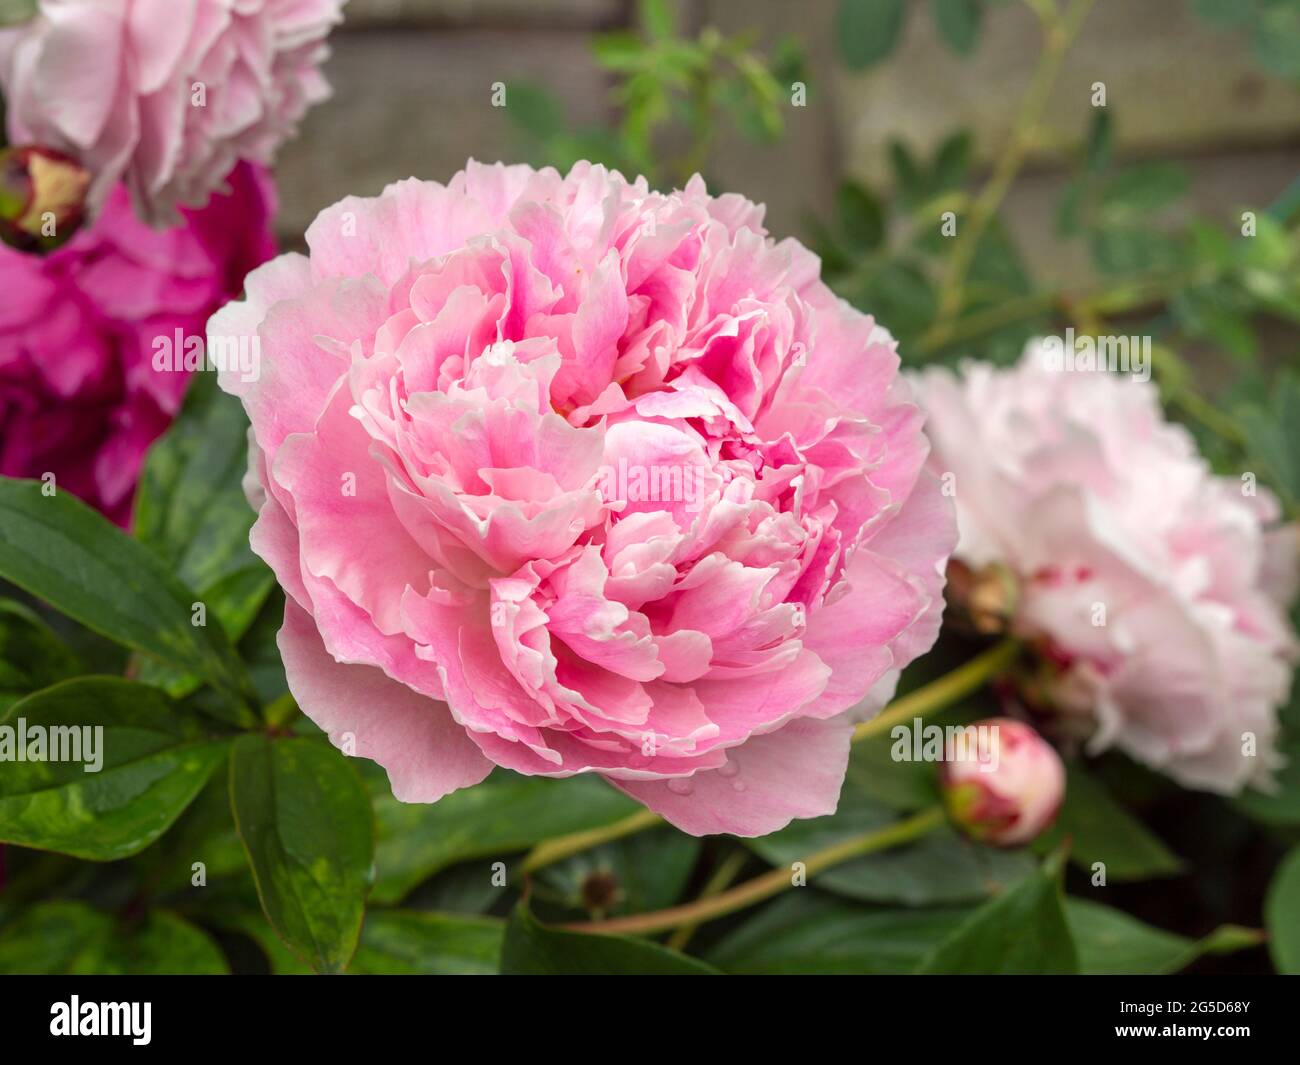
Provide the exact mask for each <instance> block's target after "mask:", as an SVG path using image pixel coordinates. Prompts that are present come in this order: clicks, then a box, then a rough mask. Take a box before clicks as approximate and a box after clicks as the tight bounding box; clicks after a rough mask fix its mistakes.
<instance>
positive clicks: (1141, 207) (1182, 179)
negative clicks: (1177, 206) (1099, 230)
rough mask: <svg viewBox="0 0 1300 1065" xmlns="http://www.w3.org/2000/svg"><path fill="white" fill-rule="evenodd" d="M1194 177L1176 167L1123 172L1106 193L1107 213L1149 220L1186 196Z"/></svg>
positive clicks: (1157, 166) (1152, 165)
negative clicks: (1129, 215)
mask: <svg viewBox="0 0 1300 1065" xmlns="http://www.w3.org/2000/svg"><path fill="white" fill-rule="evenodd" d="M1190 184H1191V176H1190V175H1189V174H1188V173H1187V171H1186V170H1185V169H1183V168H1182V167H1181V166H1178V165H1176V164H1174V163H1141V164H1138V165H1136V166H1131V167H1128V168H1127V169H1126V170H1121V171H1120V172H1119V173H1118V174H1116V175H1115V176H1114V177H1113V178H1111V179H1110V181H1109V182H1107V183H1106V186H1105V188H1104V189H1103V190H1102V196H1101V202H1102V208H1103V210H1107V211H1112V212H1124V213H1125V214H1131V215H1137V216H1139V217H1140V216H1145V215H1147V214H1149V213H1150V212H1152V211H1158V210H1160V209H1161V208H1164V207H1168V206H1169V205H1170V204H1172V203H1173V202H1174V201H1175V200H1178V199H1180V198H1181V197H1182V196H1183V195H1185V194H1186V192H1187V189H1188V187H1189V186H1190Z"/></svg>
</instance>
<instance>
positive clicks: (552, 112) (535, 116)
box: [506, 84, 565, 141]
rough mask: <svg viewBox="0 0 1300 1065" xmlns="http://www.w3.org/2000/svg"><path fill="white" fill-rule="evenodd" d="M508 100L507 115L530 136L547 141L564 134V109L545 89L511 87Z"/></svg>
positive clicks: (522, 86) (534, 86)
mask: <svg viewBox="0 0 1300 1065" xmlns="http://www.w3.org/2000/svg"><path fill="white" fill-rule="evenodd" d="M507 99H508V106H507V107H506V114H507V115H508V116H509V118H510V121H511V122H513V123H514V124H515V125H516V126H518V127H519V128H520V129H522V130H524V131H525V132H526V133H528V134H529V135H530V136H532V137H535V138H537V139H538V140H542V141H545V140H547V139H549V138H551V137H555V136H558V135H559V134H561V133H563V132H564V127H565V122H564V109H563V108H562V107H561V106H560V102H559V100H557V99H556V98H555V97H554V96H552V95H551V94H550V93H549V92H547V91H546V90H545V89H542V88H538V87H537V86H536V85H528V84H519V85H511V86H510V88H509V96H508V98H507Z"/></svg>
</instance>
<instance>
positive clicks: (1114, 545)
mask: <svg viewBox="0 0 1300 1065" xmlns="http://www.w3.org/2000/svg"><path fill="white" fill-rule="evenodd" d="M1042 350H1043V349H1040V348H1036V347H1034V346H1031V348H1030V349H1029V350H1028V351H1027V352H1026V354H1025V356H1024V358H1022V360H1021V362H1020V364H1019V365H1018V366H1016V367H1014V368H1012V369H1006V370H998V369H994V368H993V367H991V366H988V365H983V364H967V365H966V366H965V367H964V368H963V371H962V373H961V374H960V375H955V374H953V373H951V372H949V371H947V370H941V369H933V370H929V371H926V372H925V373H924V374H922V375H920V377H919V378H918V380H917V382H916V384H917V388H918V395H919V397H920V399H921V401H922V403H923V405H924V406H925V407H926V409H927V411H928V413H929V417H930V421H929V423H928V424H929V426H930V433H931V438H932V439H933V441H934V452H933V455H932V457H931V468H932V469H933V470H934V471H935V472H937V473H939V474H941V475H943V474H948V475H951V482H950V483H951V485H952V489H953V493H954V495H955V498H956V503H957V517H958V528H959V530H960V534H961V539H960V543H959V545H958V549H957V551H956V553H955V556H954V557H955V558H957V559H960V560H961V561H962V562H964V563H966V564H967V565H968V566H970V567H972V568H975V569H978V568H980V567H982V566H986V565H988V564H990V563H1003V564H1005V565H1006V566H1008V567H1009V568H1010V569H1011V570H1012V571H1014V572H1015V573H1016V574H1017V575H1018V576H1019V578H1020V582H1021V587H1020V599H1019V605H1018V607H1017V608H1016V611H1015V617H1014V619H1013V622H1012V625H1013V628H1014V630H1015V631H1016V632H1017V633H1018V634H1020V635H1022V636H1024V637H1025V638H1026V639H1027V640H1029V641H1031V642H1032V643H1033V644H1034V645H1035V646H1036V647H1037V648H1038V649H1039V651H1040V652H1041V657H1040V671H1041V675H1040V677H1039V678H1038V682H1040V683H1041V686H1042V687H1043V688H1044V689H1045V692H1046V697H1047V702H1048V703H1049V704H1050V709H1051V710H1052V711H1053V712H1054V713H1056V714H1057V715H1058V717H1057V722H1056V727H1058V728H1060V729H1063V730H1065V731H1066V732H1069V733H1074V734H1079V733H1082V734H1084V735H1087V736H1088V737H1089V747H1090V749H1091V750H1094V751H1097V750H1101V749H1104V748H1106V747H1109V746H1111V745H1115V746H1118V747H1120V748H1121V749H1123V750H1125V751H1127V752H1128V753H1129V754H1130V755H1132V756H1133V757H1134V758H1136V759H1138V760H1139V761H1142V762H1144V763H1146V764H1148V765H1150V766H1153V767H1155V768H1157V769H1161V770H1163V771H1164V772H1166V773H1168V774H1169V775H1170V776H1172V777H1173V778H1174V779H1175V780H1177V781H1179V782H1180V783H1182V784H1184V785H1186V786H1188V787H1194V788H1202V789H1206V790H1211V791H1218V792H1225V793H1232V792H1236V791H1239V790H1240V789H1241V788H1242V787H1243V786H1245V785H1246V784H1248V783H1250V784H1256V785H1266V784H1267V781H1268V779H1269V775H1270V772H1271V770H1273V769H1274V768H1276V767H1277V765H1278V764H1279V758H1278V755H1277V753H1276V733H1277V715H1276V711H1277V707H1278V705H1279V704H1281V703H1282V702H1284V701H1285V699H1286V697H1287V692H1288V689H1289V685H1290V670H1289V666H1288V659H1289V658H1290V656H1291V652H1292V650H1293V636H1292V633H1291V631H1290V629H1289V626H1288V623H1287V621H1286V617H1285V612H1284V607H1283V604H1284V603H1285V601H1286V600H1287V598H1288V597H1289V596H1290V594H1291V591H1292V589H1291V588H1290V587H1289V585H1290V583H1291V582H1290V581H1287V580H1282V579H1275V578H1273V577H1270V576H1269V574H1272V573H1275V572H1276V573H1279V574H1280V573H1282V572H1284V571H1286V570H1287V569H1288V568H1289V569H1291V570H1294V565H1293V562H1294V552H1295V550H1296V547H1295V540H1294V537H1293V535H1292V534H1293V530H1290V529H1288V530H1281V529H1278V530H1276V531H1275V530H1274V529H1273V526H1274V525H1275V523H1276V520H1277V517H1278V512H1277V505H1276V502H1275V501H1274V499H1273V498H1272V496H1270V495H1269V494H1268V493H1267V492H1266V491H1265V490H1264V489H1262V488H1261V489H1259V490H1258V493H1257V494H1255V489H1254V482H1253V478H1244V479H1242V480H1237V479H1233V478H1225V477H1217V476H1214V475H1213V474H1212V473H1211V472H1210V470H1209V468H1208V466H1207V464H1206V463H1205V461H1204V460H1203V459H1201V457H1200V456H1199V455H1198V453H1197V450H1196V446H1195V443H1194V441H1193V440H1192V438H1191V436H1190V434H1189V433H1188V432H1187V431H1186V430H1185V429H1183V428H1182V427H1181V426H1178V425H1175V424H1171V423H1168V422H1166V421H1165V420H1164V417H1163V415H1162V413H1161V409H1160V403H1159V398H1158V394H1157V391H1156V389H1155V386H1154V385H1152V384H1150V383H1149V382H1146V383H1144V382H1139V381H1137V380H1136V379H1133V378H1129V377H1125V376H1120V375H1116V374H1107V373H1104V372H1088V371H1073V372H1063V371H1060V370H1054V369H1052V368H1050V360H1047V359H1044V358H1040V357H1039V356H1040V354H1042ZM1288 552H1289V553H1290V555H1291V560H1290V561H1291V563H1292V565H1290V566H1289V567H1288V565H1287V559H1286V557H1285V556H1286V555H1287V553H1288Z"/></svg>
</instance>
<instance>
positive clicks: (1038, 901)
mask: <svg viewBox="0 0 1300 1065" xmlns="http://www.w3.org/2000/svg"><path fill="white" fill-rule="evenodd" d="M1064 864H1065V859H1064V857H1063V856H1062V855H1061V853H1060V852H1057V853H1056V854H1055V855H1053V856H1052V857H1051V858H1049V859H1048V860H1047V861H1046V862H1044V863H1043V865H1042V867H1041V868H1039V869H1036V870H1035V871H1034V872H1033V873H1031V874H1030V875H1029V876H1027V877H1025V879H1024V880H1022V881H1020V882H1019V883H1018V884H1016V885H1014V886H1013V887H1010V888H1008V889H1007V890H1006V891H1004V892H1003V893H1002V894H1000V895H998V896H997V897H996V898H994V899H992V900H991V901H989V902H986V903H984V905H983V906H980V907H979V908H978V909H977V910H975V911H974V912H973V913H972V914H971V915H970V916H969V917H967V918H966V920H965V921H963V922H962V924H961V925H960V926H959V927H958V928H957V930H956V931H954V932H953V933H952V935H951V936H949V937H948V938H947V939H946V940H944V942H942V943H941V944H940V945H939V946H938V947H937V948H935V950H934V951H933V952H932V953H931V954H930V955H929V956H928V957H927V958H926V959H925V960H924V961H923V962H922V963H921V965H920V967H919V969H918V971H919V972H922V973H957V974H971V973H979V974H1004V973H1023V974H1029V975H1043V974H1048V973H1075V972H1078V970H1079V957H1078V952H1077V951H1076V950H1075V946H1074V941H1073V940H1072V939H1071V937H1070V929H1069V926H1068V925H1067V923H1066V920H1065V909H1064V906H1063V904H1062V903H1063V896H1062V892H1061V870H1062V867H1063V866H1064Z"/></svg>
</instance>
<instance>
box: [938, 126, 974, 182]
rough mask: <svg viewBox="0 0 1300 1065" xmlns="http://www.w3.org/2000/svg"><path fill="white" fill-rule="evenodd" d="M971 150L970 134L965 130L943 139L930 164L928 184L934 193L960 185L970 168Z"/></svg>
mask: <svg viewBox="0 0 1300 1065" xmlns="http://www.w3.org/2000/svg"><path fill="white" fill-rule="evenodd" d="M972 151H973V143H972V141H971V135H970V133H969V132H967V131H965V130H962V131H959V132H957V133H954V134H952V136H950V137H947V138H945V139H944V142H943V143H942V144H941V145H939V150H938V151H936V152H935V153H934V162H933V163H932V164H931V166H930V184H931V187H932V188H933V189H934V191H935V192H936V193H939V192H946V191H948V190H949V189H955V188H960V187H961V185H962V183H963V182H964V181H965V180H966V175H967V172H968V171H969V170H970V161H971V153H972Z"/></svg>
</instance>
